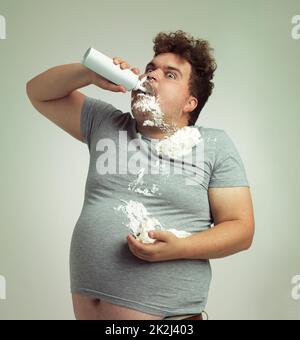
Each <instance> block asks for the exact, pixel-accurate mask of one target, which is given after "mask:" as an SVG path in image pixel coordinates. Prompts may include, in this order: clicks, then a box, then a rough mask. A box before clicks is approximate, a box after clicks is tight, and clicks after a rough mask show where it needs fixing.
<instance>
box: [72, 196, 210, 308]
mask: <svg viewBox="0 0 300 340" xmlns="http://www.w3.org/2000/svg"><path fill="white" fill-rule="evenodd" d="M119 204H120V202H119V201H118V200H112V201H111V202H105V203H103V204H99V205H98V206H93V205H86V206H85V207H84V208H83V210H82V213H81V216H80V218H79V220H78V222H77V224H76V227H75V230H74V233H73V237H72V244H71V252H70V269H71V287H72V290H73V292H89V293H93V292H94V293H101V294H105V295H106V296H109V297H119V298H121V299H124V300H127V301H141V300H143V301H145V303H146V304H148V305H151V306H153V307H154V308H156V307H157V308H162V307H163V306H165V307H170V305H174V308H175V306H178V305H180V304H186V305H189V304H191V303H199V304H200V303H201V302H202V301H203V300H205V299H206V297H207V292H208V288H209V284H210V280H211V271H210V265H209V262H208V261H201V260H174V261H165V262H158V263H150V262H146V261H143V260H141V259H138V258H137V257H135V256H134V255H133V254H132V253H131V252H130V250H129V247H128V244H127V239H126V238H127V236H128V234H129V230H128V229H127V228H126V227H125V225H123V223H126V222H127V221H126V219H124V217H123V216H122V214H120V212H118V213H117V212H116V211H114V209H113V208H114V207H116V206H118V205H119ZM155 217H157V216H155ZM158 219H162V220H163V219H164V218H163V215H160V216H158ZM175 219H176V216H174V220H175ZM177 220H178V218H177ZM164 221H165V222H166V221H167V219H165V220H164ZM170 223H171V222H170ZM174 223H175V222H174ZM171 227H173V226H171ZM176 227H178V229H179V226H178V225H176V226H175V228H176Z"/></svg>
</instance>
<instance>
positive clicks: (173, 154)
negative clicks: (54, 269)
mask: <svg viewBox="0 0 300 340" xmlns="http://www.w3.org/2000/svg"><path fill="white" fill-rule="evenodd" d="M201 138H202V136H201V134H200V131H199V130H198V129H197V128H195V127H189V126H186V127H184V128H182V129H179V130H178V131H176V132H175V133H174V134H173V135H171V136H170V137H166V138H165V139H163V140H162V141H160V142H158V143H157V144H156V146H155V147H156V152H157V154H158V155H161V156H166V157H169V158H173V159H180V158H182V157H183V156H186V155H188V154H190V153H191V152H192V149H193V147H194V146H195V145H197V144H199V143H200V141H201Z"/></svg>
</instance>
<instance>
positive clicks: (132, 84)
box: [82, 47, 147, 92]
mask: <svg viewBox="0 0 300 340" xmlns="http://www.w3.org/2000/svg"><path fill="white" fill-rule="evenodd" d="M82 64H83V65H84V66H85V67H87V68H88V69H90V70H92V71H94V72H96V73H97V74H99V75H100V76H102V77H104V78H105V79H107V80H109V81H111V82H112V83H114V84H116V85H122V86H124V87H125V88H126V90H127V91H132V90H135V91H137V90H141V91H143V92H147V90H146V88H145V87H143V85H142V83H143V79H142V80H140V79H139V76H138V75H136V74H134V73H133V72H132V71H131V70H129V69H126V70H122V69H121V68H120V65H116V64H114V61H113V59H111V58H109V57H107V56H106V55H104V54H103V53H101V52H99V51H97V50H95V49H94V48H92V47H91V48H89V49H88V50H87V52H86V53H85V55H84V57H83V61H82Z"/></svg>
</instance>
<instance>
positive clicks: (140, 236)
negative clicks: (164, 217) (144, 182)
mask: <svg viewBox="0 0 300 340" xmlns="http://www.w3.org/2000/svg"><path fill="white" fill-rule="evenodd" d="M121 202H123V203H125V205H120V206H119V207H118V208H115V210H117V211H121V212H123V213H124V214H125V215H126V217H127V218H128V220H129V222H128V224H127V225H126V227H127V228H128V229H129V230H130V231H131V233H132V234H133V236H134V237H135V238H136V239H137V240H138V241H140V242H142V243H145V244H152V243H154V242H155V240H154V239H152V238H151V237H149V234H148V233H149V232H150V231H152V230H163V231H169V232H171V233H173V234H174V235H175V236H177V237H178V238H185V237H188V236H190V235H191V234H190V233H188V232H186V231H181V230H176V229H169V230H166V229H165V228H163V226H162V225H161V223H160V222H159V221H158V220H157V219H156V218H154V217H150V216H149V215H150V214H149V213H148V211H147V209H146V208H145V206H144V205H143V204H142V203H140V202H136V201H129V202H126V201H123V200H121Z"/></svg>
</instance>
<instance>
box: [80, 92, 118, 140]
mask: <svg viewBox="0 0 300 340" xmlns="http://www.w3.org/2000/svg"><path fill="white" fill-rule="evenodd" d="M115 112H119V111H118V110H117V109H116V108H115V107H114V106H112V105H111V104H109V103H106V102H104V101H102V100H100V99H95V98H92V97H88V96H86V97H85V100H84V103H83V107H82V110H81V117H80V128H81V134H82V136H83V142H84V143H85V144H87V145H88V146H89V147H90V145H91V140H92V137H93V134H94V133H95V131H96V129H99V128H100V126H101V125H102V123H103V121H104V120H105V119H106V118H107V117H108V116H111V115H112V114H114V113H115Z"/></svg>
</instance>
